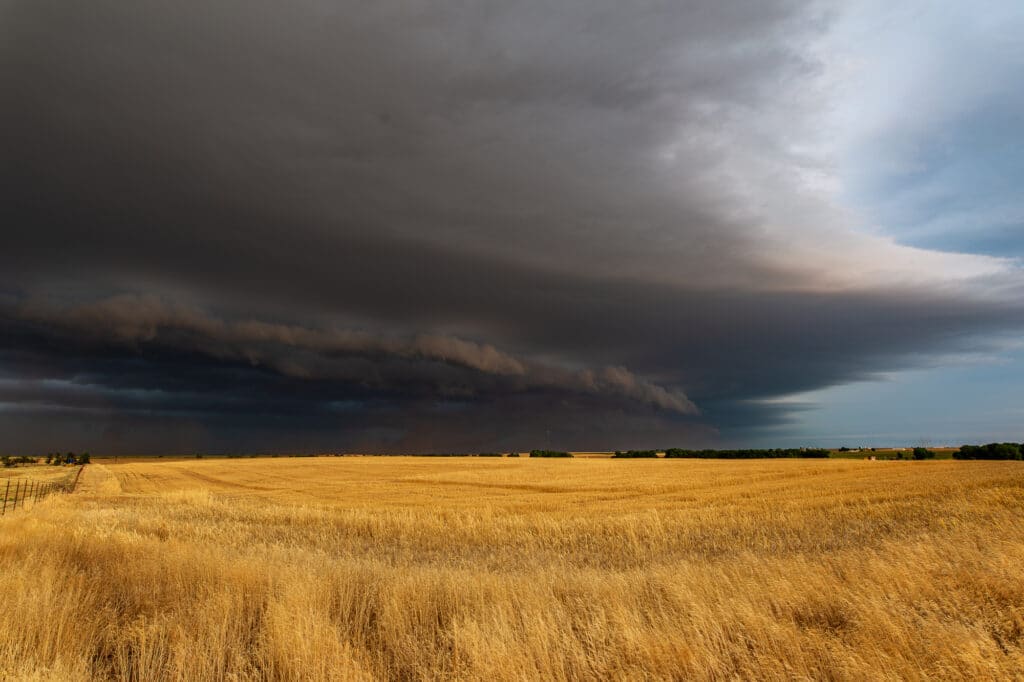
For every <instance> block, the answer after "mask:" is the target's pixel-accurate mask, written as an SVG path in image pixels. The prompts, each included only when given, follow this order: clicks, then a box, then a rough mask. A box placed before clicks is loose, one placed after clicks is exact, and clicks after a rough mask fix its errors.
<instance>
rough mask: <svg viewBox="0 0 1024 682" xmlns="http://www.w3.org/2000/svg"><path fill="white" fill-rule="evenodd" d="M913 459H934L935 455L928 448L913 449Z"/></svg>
mask: <svg viewBox="0 0 1024 682" xmlns="http://www.w3.org/2000/svg"><path fill="white" fill-rule="evenodd" d="M913 456H914V459H935V453H934V452H932V451H931V450H929V449H928V448H914V452H913Z"/></svg>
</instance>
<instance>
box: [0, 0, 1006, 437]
mask: <svg viewBox="0 0 1024 682" xmlns="http://www.w3.org/2000/svg"><path fill="white" fill-rule="evenodd" d="M1022 35H1024V5H1021V3H1019V2H981V3H978V2H973V3H967V2H959V1H953V2H944V3H934V2H913V1H908V2H875V1H868V0H865V1H863V2H832V3H830V2H805V1H801V0H765V1H764V2H758V3H748V2H732V1H729V0H697V1H693V2H664V1H660V0H657V1H656V0H638V1H637V2H632V3H622V2H618V1H612V0H607V1H605V0H587V1H586V2H582V1H578V0H572V1H567V0H555V1H552V0H545V1H544V2H533V1H529V0H527V1H524V2H516V3H509V2H497V1H491V0H482V1H481V2H474V3H465V2H457V1H456V0H431V1H430V2H426V1H421V0H405V1H396V0H375V1H373V2H357V1H355V0H347V1H343V2H324V1H323V0H294V1H293V2H289V3H276V2H265V1H262V0H256V1H252V0H249V1H247V2H240V1H238V0H214V1H209V0H204V1H203V2H198V1H197V0H180V1H179V2H174V3H168V2H162V1H161V2H157V1H155V0H138V1H136V2H130V3H128V2H113V1H110V0H97V1H96V2H91V3H72V2H66V1H63V2H57V1H51V0H0V92H3V93H4V99H3V107H0V149H2V150H3V159H4V163H3V164H0V212H2V215H0V229H2V230H3V239H2V244H0V450H2V451H11V452H22V451H27V452H47V451H50V450H62V451H63V450H91V451H93V452H100V453H102V452H109V453H181V452H191V451H203V452H243V451H255V452H272V451H273V452H298V451H362V452H452V451H456V452H462V451H507V450H528V449H532V448H546V447H551V448H565V449H574V450H591V449H594V450H610V449H619V448H649V447H730V446H759V447H774V446H795V445H809V446H810V445H828V446H839V445H850V446H853V445H889V444H893V445H906V444H915V445H916V444H919V443H926V444H931V445H939V444H947V443H948V444H959V443H961V442H987V441H990V440H1016V441H1019V440H1024V435H1022V433H1021V431H1020V428H1019V425H1020V423H1021V419H1020V417H1021V416H1022V413H1024V391H1022V390H1020V387H1021V386H1024V348H1022V345H1021V332H1022V330H1024V296H1022V293H1024V268H1022V263H1021V258H1022V257H1024V193H1021V192H1020V187H1021V186H1022V181H1024V89H1022V88H1020V87H1019V84H1020V83H1021V82H1024V40H1022V39H1021V37H1020V36H1022Z"/></svg>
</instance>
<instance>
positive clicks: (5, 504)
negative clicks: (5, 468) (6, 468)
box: [0, 478, 11, 514]
mask: <svg viewBox="0 0 1024 682" xmlns="http://www.w3.org/2000/svg"><path fill="white" fill-rule="evenodd" d="M10 492H11V479H9V478H8V479H7V487H6V488H5V489H4V509H3V511H0V514H6V513H7V495H8V494H9V493H10Z"/></svg>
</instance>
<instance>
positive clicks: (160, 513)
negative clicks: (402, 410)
mask: <svg viewBox="0 0 1024 682" xmlns="http://www.w3.org/2000/svg"><path fill="white" fill-rule="evenodd" d="M1022 510H1024V466H1022V465H1021V463H1017V462H955V461H940V462H865V461H857V460H817V461H807V460H803V461H801V460H781V461H779V460H775V461H772V460H761V461H711V460H672V461H666V460H627V461H617V460H608V459H573V460H537V459H532V460H531V459H528V458H523V459H511V458H501V459H490V458H443V459H441V458H437V459H434V458H431V459H427V458H411V457H394V458H379V457H352V458H333V457H327V458H312V459H309V458H305V459H299V458H295V459H291V458H279V459H271V458H260V459H237V460H223V459H204V460H180V461H171V460H152V461H130V462H125V461H121V462H119V463H117V464H114V463H113V462H110V461H107V462H106V463H94V464H91V465H88V466H87V467H86V468H85V471H84V473H83V475H82V478H81V482H80V485H79V489H78V491H77V492H75V493H73V494H70V495H59V496H54V497H51V498H49V499H47V500H45V501H43V502H40V503H38V504H36V505H35V506H34V507H29V508H28V509H26V510H25V511H22V510H18V511H17V512H15V513H14V514H8V515H7V516H5V517H3V518H2V519H0V571H2V575H3V579H4V591H3V594H4V603H3V608H0V678H2V679H12V680H21V679H25V680H86V679H125V680H140V681H150V680H154V681H155V680H188V681H193V680H195V681H200V680H335V679H338V680H349V679H351V680H362V679H366V680H370V679H379V680H420V679H431V680H432V679H451V680H456V679H457V680H479V679H486V680H495V681H496V680H609V679H625V680H661V679H666V680H667V679H678V680H691V679H696V680H702V679H715V680H731V679H743V680H748V679H793V680H801V679H806V680H829V679H834V680H884V679H910V680H925V679H971V680H980V679H982V680H983V679H991V680H997V679H998V680H1004V679H1024V518H1022Z"/></svg>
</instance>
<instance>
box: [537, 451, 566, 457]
mask: <svg viewBox="0 0 1024 682" xmlns="http://www.w3.org/2000/svg"><path fill="white" fill-rule="evenodd" d="M530 457H572V453H571V452H564V451H562V450H530Z"/></svg>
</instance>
